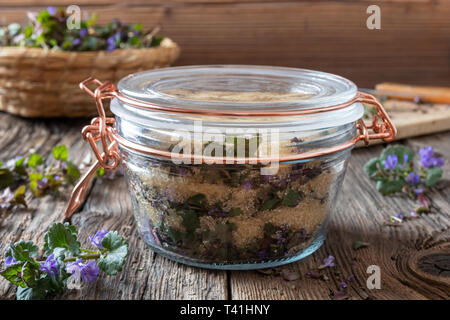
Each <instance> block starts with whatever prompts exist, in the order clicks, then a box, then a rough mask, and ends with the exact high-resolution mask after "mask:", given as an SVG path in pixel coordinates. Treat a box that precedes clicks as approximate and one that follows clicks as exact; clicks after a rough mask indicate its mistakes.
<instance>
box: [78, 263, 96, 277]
mask: <svg viewBox="0 0 450 320" xmlns="http://www.w3.org/2000/svg"><path fill="white" fill-rule="evenodd" d="M97 278H98V266H97V264H96V263H95V261H91V262H89V263H88V264H84V265H82V267H81V280H83V281H84V282H94V281H95V280H97Z"/></svg>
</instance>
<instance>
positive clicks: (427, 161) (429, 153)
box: [419, 147, 444, 168]
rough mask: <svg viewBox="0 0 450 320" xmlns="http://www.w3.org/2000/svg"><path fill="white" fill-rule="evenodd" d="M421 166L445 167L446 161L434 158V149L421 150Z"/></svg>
mask: <svg viewBox="0 0 450 320" xmlns="http://www.w3.org/2000/svg"><path fill="white" fill-rule="evenodd" d="M419 154H420V164H421V165H422V167H424V168H429V167H442V166H443V165H444V159H443V158H441V157H434V151H433V148H432V147H426V148H421V149H420V150H419Z"/></svg>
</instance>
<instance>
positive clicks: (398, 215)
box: [394, 213, 404, 220]
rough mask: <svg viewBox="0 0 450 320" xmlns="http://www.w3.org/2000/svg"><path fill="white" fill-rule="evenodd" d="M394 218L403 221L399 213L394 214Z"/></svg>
mask: <svg viewBox="0 0 450 320" xmlns="http://www.w3.org/2000/svg"><path fill="white" fill-rule="evenodd" d="M394 217H396V218H398V219H400V220H403V218H404V217H403V215H402V214H400V213H396V214H394Z"/></svg>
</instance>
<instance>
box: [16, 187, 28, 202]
mask: <svg viewBox="0 0 450 320" xmlns="http://www.w3.org/2000/svg"><path fill="white" fill-rule="evenodd" d="M25 191H26V188H25V186H20V187H19V188H17V190H16V192H15V193H14V201H15V202H16V203H17V204H22V205H24V206H25V207H27V203H26V201H25Z"/></svg>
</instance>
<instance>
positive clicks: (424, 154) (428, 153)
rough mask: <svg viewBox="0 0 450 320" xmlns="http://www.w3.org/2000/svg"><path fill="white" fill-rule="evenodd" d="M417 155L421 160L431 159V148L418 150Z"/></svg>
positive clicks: (432, 153)
mask: <svg viewBox="0 0 450 320" xmlns="http://www.w3.org/2000/svg"><path fill="white" fill-rule="evenodd" d="M419 154H420V157H422V158H431V157H432V156H433V155H434V151H433V148H432V147H431V146H429V147H426V148H420V150H419Z"/></svg>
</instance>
